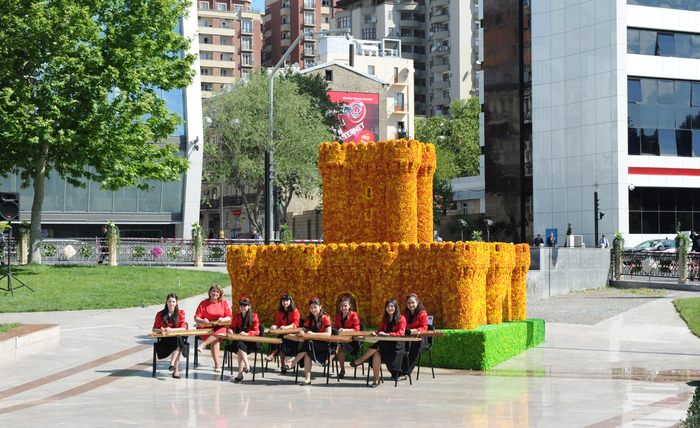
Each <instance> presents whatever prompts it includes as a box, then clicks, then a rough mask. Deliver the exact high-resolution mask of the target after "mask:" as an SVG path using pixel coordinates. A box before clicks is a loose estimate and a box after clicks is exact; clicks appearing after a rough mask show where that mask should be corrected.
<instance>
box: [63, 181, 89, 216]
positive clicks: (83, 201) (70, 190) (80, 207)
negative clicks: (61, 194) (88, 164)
mask: <svg viewBox="0 0 700 428" xmlns="http://www.w3.org/2000/svg"><path fill="white" fill-rule="evenodd" d="M80 181H81V182H83V183H86V182H87V181H86V180H85V179H82V180H80ZM88 197H89V195H88V188H87V187H85V188H84V189H83V188H81V187H73V185H71V184H67V183H66V211H83V212H87V210H88Z"/></svg>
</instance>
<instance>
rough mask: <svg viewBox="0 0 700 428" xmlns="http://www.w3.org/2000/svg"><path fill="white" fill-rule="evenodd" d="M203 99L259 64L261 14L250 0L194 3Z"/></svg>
mask: <svg viewBox="0 0 700 428" xmlns="http://www.w3.org/2000/svg"><path fill="white" fill-rule="evenodd" d="M196 3H197V18H198V20H199V28H198V29H199V46H200V49H199V58H200V78H201V81H202V83H201V88H202V98H208V97H210V96H211V95H212V93H213V91H215V90H217V89H221V87H222V86H224V85H226V84H231V83H233V82H235V81H236V80H237V79H241V78H246V77H247V76H248V75H249V74H250V73H252V72H253V71H254V70H256V69H259V68H260V66H261V65H262V48H263V45H262V43H263V41H262V22H263V15H264V14H263V13H262V12H259V11H253V10H251V8H250V6H251V0H197V2H196Z"/></svg>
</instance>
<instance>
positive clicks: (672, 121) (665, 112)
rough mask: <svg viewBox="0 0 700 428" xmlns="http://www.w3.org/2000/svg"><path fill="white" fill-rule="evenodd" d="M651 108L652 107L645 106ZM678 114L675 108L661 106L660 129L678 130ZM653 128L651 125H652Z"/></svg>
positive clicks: (659, 111) (659, 112)
mask: <svg viewBox="0 0 700 428" xmlns="http://www.w3.org/2000/svg"><path fill="white" fill-rule="evenodd" d="M644 107H650V106H644ZM675 114H676V112H675V110H674V108H673V106H659V110H658V118H659V124H658V127H659V128H662V129H676V115H675ZM650 126H651V125H650Z"/></svg>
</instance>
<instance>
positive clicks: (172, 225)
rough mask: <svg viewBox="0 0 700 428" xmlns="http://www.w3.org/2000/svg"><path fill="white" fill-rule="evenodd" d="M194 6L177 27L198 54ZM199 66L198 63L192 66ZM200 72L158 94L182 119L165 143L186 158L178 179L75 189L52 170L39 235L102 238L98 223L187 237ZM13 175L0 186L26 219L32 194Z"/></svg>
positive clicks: (194, 208)
mask: <svg viewBox="0 0 700 428" xmlns="http://www.w3.org/2000/svg"><path fill="white" fill-rule="evenodd" d="M196 12H197V9H196V5H195V4H193V5H192V6H191V10H190V13H189V16H188V17H184V18H182V20H181V22H180V25H179V27H178V28H179V30H180V31H182V33H183V35H185V36H186V37H189V38H191V39H193V41H192V45H191V47H190V52H191V53H196V52H198V49H199V42H198V40H197V38H196V35H197V13H196ZM194 67H195V69H197V68H199V61H196V62H195V64H194ZM199 88H200V81H199V76H198V75H195V77H194V79H193V82H192V84H191V85H190V86H188V87H187V88H185V89H176V90H172V91H170V92H167V93H162V94H161V95H162V97H163V99H164V100H165V102H166V105H167V106H168V108H169V109H170V110H171V111H173V112H176V113H178V114H179V115H180V116H182V117H183V118H184V119H185V123H184V124H181V125H180V126H179V127H178V129H177V130H176V131H175V132H174V133H173V135H171V136H170V137H169V138H168V140H167V141H164V142H159V143H158V144H165V143H172V144H174V145H175V146H176V147H178V148H179V155H180V156H181V157H185V158H187V159H188V160H189V161H190V169H189V170H188V171H187V173H186V174H184V175H183V177H182V178H181V179H180V180H178V181H173V182H166V183H163V182H155V183H151V184H152V185H153V186H154V189H153V190H152V191H150V192H145V191H141V190H138V189H136V188H135V187H133V188H124V189H121V190H120V191H118V192H111V191H106V190H101V189H100V184H101V183H97V182H94V181H89V182H87V183H86V184H87V187H86V188H85V189H81V188H76V187H73V186H72V185H70V184H68V183H66V182H65V180H62V179H61V178H60V177H58V176H57V175H56V174H55V173H51V174H50V175H49V176H47V179H46V181H45V196H44V205H43V210H42V225H41V229H42V235H51V234H52V235H53V236H54V237H57V238H67V237H86V236H101V235H102V231H101V225H103V224H106V223H107V222H108V221H113V222H115V223H116V224H117V225H118V226H119V228H120V230H121V236H125V237H130V236H140V237H171V238H172V237H177V238H189V237H190V230H191V224H192V223H196V222H197V221H198V220H199V199H200V182H201V177H202V153H203V150H202V141H203V135H202V101H201V98H200V89H199ZM20 184H21V181H20V179H19V178H18V177H16V176H15V175H9V176H8V177H7V178H2V177H0V190H1V191H3V192H19V194H20V216H19V220H20V221H25V220H26V221H31V206H32V199H33V197H34V190H33V188H32V187H30V188H27V189H22V188H21V187H20Z"/></svg>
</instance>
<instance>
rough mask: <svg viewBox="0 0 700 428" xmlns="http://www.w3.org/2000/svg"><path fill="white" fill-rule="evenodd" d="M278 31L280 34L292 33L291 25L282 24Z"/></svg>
mask: <svg viewBox="0 0 700 428" xmlns="http://www.w3.org/2000/svg"><path fill="white" fill-rule="evenodd" d="M280 31H281V32H283V33H284V32H290V31H292V25H291V24H282V25H280Z"/></svg>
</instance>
